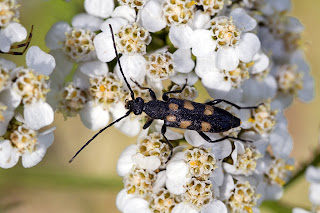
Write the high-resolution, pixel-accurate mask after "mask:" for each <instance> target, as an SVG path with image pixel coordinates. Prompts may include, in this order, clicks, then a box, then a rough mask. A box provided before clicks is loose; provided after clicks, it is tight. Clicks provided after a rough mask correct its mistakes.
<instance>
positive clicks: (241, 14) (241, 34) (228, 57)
mask: <svg viewBox="0 0 320 213" xmlns="http://www.w3.org/2000/svg"><path fill="white" fill-rule="evenodd" d="M230 17H231V18H227V17H220V16H218V17H217V18H214V19H213V20H212V27H211V28H210V31H209V32H210V34H211V36H212V38H213V40H212V38H211V37H210V36H209V33H208V30H201V29H199V30H195V31H194V33H195V35H197V36H194V37H193V40H194V41H193V42H192V43H193V45H192V48H193V49H194V50H193V54H195V56H197V57H198V56H199V57H201V56H202V57H203V56H204V54H203V53H201V51H200V50H202V51H205V52H206V53H208V54H209V53H211V54H213V52H214V51H215V48H216V47H217V48H218V51H217V56H216V57H217V59H216V66H215V67H217V68H218V69H223V70H227V71H231V70H234V69H235V68H236V67H237V66H238V64H239V61H242V62H245V63H248V62H251V61H252V59H253V57H254V55H255V54H256V53H257V52H258V51H259V49H260V41H259V38H258V37H257V36H256V35H255V34H253V33H249V32H248V31H251V30H253V29H254V28H255V27H256V24H257V23H256V21H255V20H254V19H253V18H251V17H250V16H249V15H247V14H246V12H245V11H244V10H243V9H241V8H237V9H234V10H233V11H232V12H231V14H230ZM205 35H206V36H205ZM199 36H200V38H201V39H202V41H201V42H200V43H199V42H197V41H199V39H198V37H199ZM197 53H198V54H197Z"/></svg>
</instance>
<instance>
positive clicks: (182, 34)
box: [169, 25, 193, 49]
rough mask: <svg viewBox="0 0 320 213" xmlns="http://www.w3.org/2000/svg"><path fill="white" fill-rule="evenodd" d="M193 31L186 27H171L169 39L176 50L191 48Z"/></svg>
mask: <svg viewBox="0 0 320 213" xmlns="http://www.w3.org/2000/svg"><path fill="white" fill-rule="evenodd" d="M192 34H193V31H192V29H191V27H189V26H188V25H179V26H177V25H173V26H171V28H170V30H169V38H170V41H171V43H172V44H173V45H174V46H175V47H176V48H182V49H188V48H191V37H192Z"/></svg>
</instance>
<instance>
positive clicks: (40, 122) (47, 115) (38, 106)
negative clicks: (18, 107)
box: [23, 102, 54, 130]
mask: <svg viewBox="0 0 320 213" xmlns="http://www.w3.org/2000/svg"><path fill="white" fill-rule="evenodd" d="M23 114H24V119H25V122H26V124H27V125H28V126H29V127H30V128H31V129H33V130H38V129H40V128H42V127H44V126H48V125H50V124H51V123H52V122H53V118H54V113H53V110H52V108H51V106H50V105H49V104H48V103H46V102H38V103H35V104H32V105H25V107H24V112H23Z"/></svg>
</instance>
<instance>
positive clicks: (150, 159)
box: [132, 153, 161, 171]
mask: <svg viewBox="0 0 320 213" xmlns="http://www.w3.org/2000/svg"><path fill="white" fill-rule="evenodd" d="M132 161H133V163H134V164H136V165H137V167H138V168H141V169H146V170H151V171H155V170H157V169H158V168H159V167H160V165H161V161H160V159H159V158H157V157H156V156H144V155H143V154H141V153H137V154H135V155H133V156H132Z"/></svg>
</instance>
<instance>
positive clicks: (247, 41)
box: [235, 33, 261, 63]
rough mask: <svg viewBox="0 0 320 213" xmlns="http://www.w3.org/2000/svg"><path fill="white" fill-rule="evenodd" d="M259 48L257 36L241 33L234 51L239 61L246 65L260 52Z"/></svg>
mask: <svg viewBox="0 0 320 213" xmlns="http://www.w3.org/2000/svg"><path fill="white" fill-rule="evenodd" d="M260 46H261V44H260V40H259V38H258V36H256V35H255V34H253V33H243V34H242V35H241V38H240V41H239V44H238V45H237V46H236V48H235V49H236V53H237V56H238V57H239V59H240V60H241V61H243V62H245V63H248V62H251V61H252V59H253V56H254V55H255V54H256V53H257V52H258V51H259V50H260Z"/></svg>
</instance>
